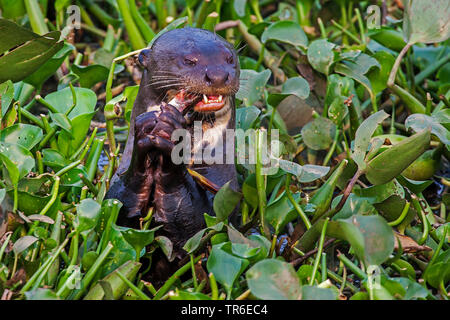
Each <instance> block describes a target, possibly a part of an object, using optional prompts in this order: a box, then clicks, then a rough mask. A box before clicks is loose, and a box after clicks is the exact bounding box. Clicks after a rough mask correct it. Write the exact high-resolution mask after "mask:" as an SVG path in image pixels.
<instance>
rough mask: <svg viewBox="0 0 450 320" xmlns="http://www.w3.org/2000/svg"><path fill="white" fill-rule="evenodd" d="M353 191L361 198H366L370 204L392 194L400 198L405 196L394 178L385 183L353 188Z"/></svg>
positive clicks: (381, 200)
mask: <svg viewBox="0 0 450 320" xmlns="http://www.w3.org/2000/svg"><path fill="white" fill-rule="evenodd" d="M354 192H355V195H357V196H358V197H359V198H360V199H361V200H367V201H368V202H369V203H370V204H375V203H380V202H383V201H384V200H386V199H387V198H389V197H390V196H393V195H398V196H400V197H401V198H403V197H404V196H405V190H404V189H403V187H402V186H401V185H400V184H399V183H398V182H397V181H396V180H390V181H389V182H387V183H385V184H380V185H376V186H372V187H368V188H361V189H356V188H355V189H354Z"/></svg>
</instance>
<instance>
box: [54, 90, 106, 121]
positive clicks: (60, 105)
mask: <svg viewBox="0 0 450 320" xmlns="http://www.w3.org/2000/svg"><path fill="white" fill-rule="evenodd" d="M74 90H75V96H76V98H77V104H76V105H75V107H74V108H73V110H72V111H71V112H70V113H69V115H68V118H69V120H72V121H73V120H74V119H75V118H76V117H77V116H79V115H82V114H90V113H92V112H94V111H95V105H96V104H97V95H96V94H95V92H93V91H92V90H89V89H85V88H74ZM45 101H47V102H48V103H49V104H51V105H52V106H53V107H54V108H55V109H56V110H57V111H58V112H60V113H63V114H66V112H67V111H68V110H69V109H70V108H71V107H72V106H73V97H72V90H71V89H70V88H65V89H63V90H59V91H55V92H52V93H50V94H48V95H46V96H45Z"/></svg>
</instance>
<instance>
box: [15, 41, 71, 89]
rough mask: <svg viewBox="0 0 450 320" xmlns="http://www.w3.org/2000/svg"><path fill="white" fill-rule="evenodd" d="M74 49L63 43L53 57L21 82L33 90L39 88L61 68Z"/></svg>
mask: <svg viewBox="0 0 450 320" xmlns="http://www.w3.org/2000/svg"><path fill="white" fill-rule="evenodd" d="M74 49H75V47H74V46H73V45H71V44H70V43H67V42H64V46H63V47H62V48H61V50H59V51H58V52H56V53H55V55H54V56H53V57H51V58H50V59H49V60H47V61H46V62H45V63H44V64H43V65H41V66H40V67H39V69H37V70H36V71H35V72H33V73H32V74H30V75H29V76H28V77H26V78H25V79H24V80H23V81H24V82H26V83H29V84H31V85H32V86H33V87H35V88H41V87H42V84H43V83H44V82H45V81H47V79H48V78H50V77H51V76H52V75H53V74H54V73H55V72H56V70H57V69H58V68H59V67H60V66H61V64H62V63H63V61H64V59H65V58H66V57H67V56H68V55H69V54H70V53H71V52H72V50H74Z"/></svg>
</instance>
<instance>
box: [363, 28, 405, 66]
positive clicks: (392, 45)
mask: <svg viewBox="0 0 450 320" xmlns="http://www.w3.org/2000/svg"><path fill="white" fill-rule="evenodd" d="M368 35H369V37H370V39H373V40H375V41H376V42H378V43H380V44H382V45H383V46H385V47H386V48H388V49H391V50H394V51H397V52H400V51H401V50H402V49H403V47H404V46H405V45H406V42H405V41H404V40H403V35H402V33H401V32H399V31H397V30H393V29H391V28H389V27H386V26H382V27H381V28H376V29H371V30H369V34H368ZM377 60H378V59H377Z"/></svg>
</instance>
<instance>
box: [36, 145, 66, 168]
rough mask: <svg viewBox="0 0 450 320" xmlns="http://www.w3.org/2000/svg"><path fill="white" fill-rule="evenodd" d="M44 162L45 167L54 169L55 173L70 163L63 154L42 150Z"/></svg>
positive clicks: (51, 150)
mask: <svg viewBox="0 0 450 320" xmlns="http://www.w3.org/2000/svg"><path fill="white" fill-rule="evenodd" d="M42 162H43V163H44V165H46V166H49V167H50V168H52V169H53V170H54V171H55V172H57V171H59V170H60V169H62V168H63V167H65V166H66V165H68V164H69V163H70V162H69V161H68V160H67V159H66V158H65V157H64V156H63V155H62V154H61V153H59V152H58V151H56V150H53V149H43V150H42Z"/></svg>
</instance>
